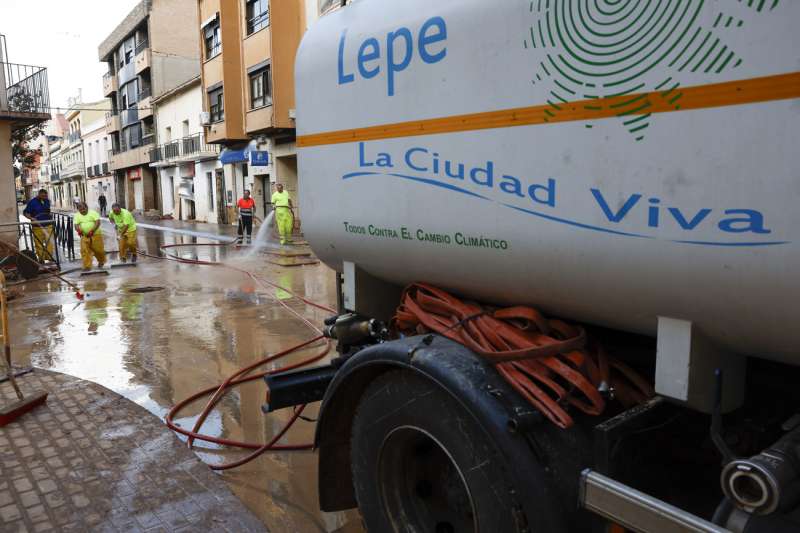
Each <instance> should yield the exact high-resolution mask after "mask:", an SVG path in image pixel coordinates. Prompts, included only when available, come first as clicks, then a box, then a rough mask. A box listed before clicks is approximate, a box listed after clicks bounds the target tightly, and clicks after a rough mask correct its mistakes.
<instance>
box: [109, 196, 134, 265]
mask: <svg viewBox="0 0 800 533" xmlns="http://www.w3.org/2000/svg"><path fill="white" fill-rule="evenodd" d="M108 219H109V220H110V221H111V222H113V223H114V225H115V226H116V227H117V237H118V238H119V260H120V261H122V262H123V263H125V262H127V261H128V253H130V254H131V262H132V263H135V262H136V219H134V218H133V214H132V213H131V212H130V211H128V210H127V209H123V208H122V207H120V205H119V204H117V203H114V204H111V212H110V213H109V214H108Z"/></svg>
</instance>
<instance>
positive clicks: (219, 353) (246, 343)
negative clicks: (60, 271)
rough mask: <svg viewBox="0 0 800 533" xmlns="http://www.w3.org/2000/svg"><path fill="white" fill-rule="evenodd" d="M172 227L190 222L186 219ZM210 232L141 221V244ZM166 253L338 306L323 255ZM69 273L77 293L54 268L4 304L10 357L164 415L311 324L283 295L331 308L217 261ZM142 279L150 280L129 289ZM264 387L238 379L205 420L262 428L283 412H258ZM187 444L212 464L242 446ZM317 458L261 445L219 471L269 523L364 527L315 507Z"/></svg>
mask: <svg viewBox="0 0 800 533" xmlns="http://www.w3.org/2000/svg"><path fill="white" fill-rule="evenodd" d="M175 229H181V230H188V231H194V229H193V228H192V227H191V225H190V226H189V227H181V228H175ZM203 229H205V228H203ZM229 230H230V228H225V230H224V232H225V233H226V234H227V233H228V231H229ZM199 233H202V232H198V234H199ZM105 234H106V237H105V238H106V248H107V249H116V245H115V244H113V243H112V239H111V237H110V232H109V231H108V229H106V231H105ZM207 242H214V241H212V240H209V239H204V238H200V237H195V236H191V235H188V234H178V233H170V232H164V231H157V230H152V229H147V228H141V229H140V230H139V246H140V249H142V250H144V251H147V252H148V253H151V254H158V253H159V251H158V249H159V246H161V245H162V244H177V243H186V244H192V243H207ZM300 251H302V250H300ZM171 253H174V254H175V255H178V256H180V257H183V258H192V259H201V260H209V261H223V262H225V263H226V264H229V265H231V266H234V267H235V268H237V269H242V270H247V271H250V272H253V273H254V274H257V275H258V276H260V277H262V278H264V279H268V280H271V281H273V282H275V283H277V284H279V285H281V286H284V287H287V288H289V289H291V290H292V291H293V292H296V293H297V294H298V295H300V296H303V297H305V298H308V299H310V300H313V301H315V302H318V303H322V304H326V305H328V306H330V307H334V306H335V300H336V291H335V285H334V275H333V272H332V271H331V270H330V269H328V268H327V267H325V266H324V265H321V264H319V263H316V264H306V265H301V266H291V267H285V266H281V265H278V264H274V263H275V261H270V259H271V258H272V259H274V257H275V256H274V255H273V254H268V253H264V251H261V252H258V251H257V252H255V253H250V252H249V251H248V250H247V249H236V248H234V247H232V246H228V247H208V246H189V247H182V248H173V249H171ZM300 257H301V258H302V257H303V256H300ZM282 259H287V258H282ZM288 259H289V260H291V258H288ZM115 260H116V257H115V256H111V261H112V262H113V261H115ZM68 277H69V278H70V279H72V280H73V281H77V283H78V284H79V285H80V286H82V287H83V292H85V293H86V300H85V301H84V302H82V303H81V302H78V300H77V299H76V298H75V296H74V293H73V292H72V291H71V290H70V289H69V288H68V287H66V286H65V285H64V284H62V283H61V282H59V281H58V280H55V279H47V280H41V281H37V282H34V283H29V284H27V285H24V286H20V287H16V288H15V290H16V291H17V292H19V296H17V298H16V299H15V301H14V302H13V304H12V306H11V312H12V314H11V320H10V322H11V326H12V329H11V339H12V341H13V354H14V358H15V362H16V363H18V364H23V365H24V364H32V365H34V366H35V367H38V368H45V369H52V370H55V371H58V372H63V373H66V374H69V375H72V376H76V377H78V378H81V379H85V380H89V381H92V382H95V383H98V384H101V385H103V386H105V387H108V388H109V389H111V390H113V391H114V392H116V393H119V394H120V395H122V396H124V397H125V398H128V399H129V400H131V401H133V402H135V403H136V404H138V405H140V406H142V407H144V408H145V409H147V410H148V411H150V412H151V413H153V414H154V415H156V416H158V417H161V418H163V417H164V416H165V414H166V413H167V411H168V410H169V408H170V407H171V406H172V405H174V404H175V403H177V402H178V401H180V400H183V399H184V398H186V397H188V396H190V395H191V394H193V393H194V392H196V391H198V390H199V389H202V388H206V387H211V386H214V385H216V384H218V383H219V382H220V381H221V380H222V379H224V378H225V377H227V376H228V375H230V374H232V373H233V372H235V371H236V370H237V369H238V368H240V367H242V366H245V365H247V364H250V363H253V362H255V361H257V360H259V359H261V358H263V357H265V356H267V355H268V354H272V353H275V352H277V351H280V350H281V349H285V348H288V347H290V346H293V345H294V344H297V343H299V342H301V341H304V340H307V339H309V338H310V337H312V336H314V332H312V331H311V330H310V329H309V328H308V327H307V326H305V325H304V324H303V323H302V321H300V320H298V319H297V318H296V317H294V316H292V314H291V313H289V312H287V311H286V309H284V308H283V307H282V306H281V305H280V303H279V302H284V303H286V304H287V305H288V306H290V307H291V308H292V309H293V310H295V311H296V312H298V313H299V314H301V315H302V316H303V317H305V318H307V319H308V320H310V321H312V322H313V323H316V324H321V323H322V321H323V319H324V318H326V316H327V313H326V312H325V311H322V310H318V309H315V308H312V307H309V306H307V305H305V304H303V303H302V302H300V301H299V300H297V299H295V298H292V297H291V295H290V294H288V293H287V292H285V291H282V290H280V289H275V288H272V287H269V286H268V285H266V284H263V283H259V282H258V281H256V280H253V279H252V278H250V277H248V276H246V275H244V274H242V273H241V272H239V271H236V270H233V269H229V268H224V267H213V266H194V265H186V264H179V263H175V262H168V261H162V260H156V259H148V258H142V259H140V262H139V265H138V266H137V267H135V268H114V269H111V271H110V275H108V276H99V277H80V276H79V274H78V273H77V272H76V273H74V274H70V275H69V276H68ZM142 287H155V288H156V290H153V291H152V292H143V293H138V292H136V289H138V288H142ZM311 353H312V351H310V350H306V351H305V352H298V353H296V354H293V355H292V356H290V357H289V358H287V359H286V360H284V361H279V362H277V363H275V364H273V365H271V366H269V367H267V368H278V367H280V366H282V365H284V364H289V363H291V362H295V361H300V360H302V359H304V358H306V357H308V356H309V355H310V354H311ZM267 368H265V370H266V369H267ZM265 390H266V389H265V385H264V384H263V382H261V381H256V382H252V383H248V384H246V385H244V386H241V387H239V388H237V389H236V390H235V391H234V392H232V393H231V394H229V395H228V396H226V398H225V399H224V400H223V401H222V402H221V403H220V406H219V408H218V409H217V410H216V411H214V413H213V414H212V415H211V416H210V417H209V419H208V420H207V422H206V424H205V426H204V428H203V432H204V433H208V434H211V435H214V436H218V437H224V438H228V439H235V440H246V441H253V442H265V441H266V440H268V439H269V438H270V437H271V436H272V435H273V434H274V432H276V431H278V430H279V429H280V428H281V427H282V426H283V424H284V423H285V422H286V420H287V419H288V418H289V416H290V412H288V411H287V412H278V413H275V414H273V415H270V416H268V417H267V416H265V415H263V414H262V412H261V405H262V404H263V403H264V393H265ZM201 408H202V403H201V402H196V403H194V404H191V405H190V406H188V407H187V409H186V410H185V411H184V412H183V413H182V415H181V416H182V418H180V419H179V420H178V422H179V423H180V424H181V426H182V427H187V426H191V425H192V423H193V422H194V420H195V418H196V417H197V415H198V413H199V411H200V409H201ZM316 409H317V406H310V407H309V409H307V410H306V412H305V414H306V415H308V416H309V417H311V418H313V417H314V416H315V414H316ZM313 432H314V424H313V423H309V422H298V423H297V424H296V425H295V426H294V427H293V428H292V429H291V430H290V431H289V433H288V434H287V435H286V436H285V437H284V438H283V439H282V441H281V442H291V443H298V442H300V443H307V442H311V440H312V439H313ZM195 451H196V452H197V453H198V455H199V456H200V457H201V458H202V459H203V460H204V461H206V462H208V463H217V464H218V463H223V462H229V461H231V460H234V459H238V458H241V457H242V456H243V455H244V453H245V452H241V451H230V450H223V449H220V448H219V447H217V446H215V445H210V444H205V443H198V444H197V446H196V448H195ZM316 465H317V458H316V455H315V454H314V453H313V452H292V453H279V454H265V455H262V456H261V457H259V458H258V459H256V460H255V461H253V462H251V463H249V464H247V465H245V466H242V467H240V468H238V469H234V470H230V471H225V472H224V473H222V474H219V475H220V477H221V479H223V480H224V481H225V482H226V483H227V484H228V486H229V487H230V488H231V490H232V491H233V492H234V494H235V495H236V496H238V497H239V498H240V500H241V501H242V502H243V503H244V504H245V505H246V506H247V507H248V508H249V509H250V510H251V511H252V512H253V513H254V514H255V515H256V516H258V517H259V518H260V519H261V520H262V521H263V523H264V524H265V525H266V527H267V528H268V529H269V530H270V531H275V532H281V531H286V532H289V531H292V532H294V531H299V532H305V531H309V532H315V531H320V532H341V533H351V532H360V531H362V528H361V527H360V521H359V518H358V515H357V513H356V512H355V511H349V512H347V513H332V514H329V513H322V512H320V511H319V510H318V502H317V482H316V477H317V473H316Z"/></svg>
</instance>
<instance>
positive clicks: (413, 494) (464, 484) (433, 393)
mask: <svg viewBox="0 0 800 533" xmlns="http://www.w3.org/2000/svg"><path fill="white" fill-rule="evenodd" d="M351 460H352V471H353V484H354V487H355V494H356V499H357V500H358V505H359V509H360V511H361V515H362V517H363V519H364V522H365V525H366V527H367V530H368V531H369V532H370V533H388V532H392V531H394V532H398V533H399V532H414V533H451V532H452V533H467V532H473V531H475V532H482V533H485V532H497V533H505V532H517V531H519V532H522V531H531V530H530V529H529V521H528V519H527V518H526V517H525V516H524V513H523V511H522V507H521V505H520V504H519V502H518V501H516V498H517V497H518V496H515V495H517V494H519V491H515V489H514V486H513V483H512V482H511V480H510V476H509V473H508V472H509V465H507V464H505V462H504V461H503V460H502V458H501V457H500V455H499V453H498V451H497V449H496V447H495V446H494V444H493V443H492V442H491V440H490V439H489V438H488V436H487V434H486V433H485V432H484V430H483V429H482V428H481V427H480V426H479V425H478V424H477V423H476V422H475V420H474V418H473V417H472V416H471V415H470V414H469V413H468V412H466V411H465V409H464V408H463V407H462V406H461V405H460V404H459V403H458V402H456V401H455V400H454V399H453V398H452V397H451V396H450V395H449V394H448V393H447V392H445V391H443V390H442V389H441V388H440V387H438V386H437V385H435V384H434V383H433V382H431V381H429V380H427V379H426V378H424V377H422V376H419V375H416V374H414V373H412V372H410V371H403V370H396V371H391V372H388V373H386V374H383V375H381V376H379V377H378V378H376V379H375V381H373V382H372V383H371V384H370V385H369V387H368V388H367V389H366V391H365V392H364V394H363V396H362V397H361V401H360V403H359V405H358V407H357V409H356V413H355V416H354V421H353V430H352V448H351Z"/></svg>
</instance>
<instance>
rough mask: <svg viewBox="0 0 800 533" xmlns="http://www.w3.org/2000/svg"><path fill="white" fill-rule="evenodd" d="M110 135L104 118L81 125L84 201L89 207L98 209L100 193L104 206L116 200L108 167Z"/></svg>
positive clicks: (111, 175) (108, 207) (113, 184)
mask: <svg viewBox="0 0 800 533" xmlns="http://www.w3.org/2000/svg"><path fill="white" fill-rule="evenodd" d="M109 150H111V135H109V133H108V132H107V131H106V120H105V118H103V119H101V120H96V121H95V122H92V123H91V124H87V125H86V126H84V127H83V158H84V161H85V162H86V202H87V203H88V204H89V207H90V208H91V209H95V210H98V212H99V209H100V203H99V201H98V198H99V197H100V194H101V193H102V194H104V195H105V197H106V208H107V209H108V210H110V209H111V204H113V203H114V202H116V201H117V192H116V185H115V183H114V176H113V173H112V172H111V171H110V170H109V168H108V155H109Z"/></svg>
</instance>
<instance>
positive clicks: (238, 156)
mask: <svg viewBox="0 0 800 533" xmlns="http://www.w3.org/2000/svg"><path fill="white" fill-rule="evenodd" d="M247 152H248V150H247V149H246V148H245V149H244V150H231V149H230V148H226V149H224V150H223V151H222V153H221V154H219V161H220V163H222V164H223V165H230V164H231V163H247Z"/></svg>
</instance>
